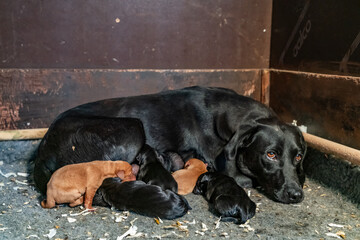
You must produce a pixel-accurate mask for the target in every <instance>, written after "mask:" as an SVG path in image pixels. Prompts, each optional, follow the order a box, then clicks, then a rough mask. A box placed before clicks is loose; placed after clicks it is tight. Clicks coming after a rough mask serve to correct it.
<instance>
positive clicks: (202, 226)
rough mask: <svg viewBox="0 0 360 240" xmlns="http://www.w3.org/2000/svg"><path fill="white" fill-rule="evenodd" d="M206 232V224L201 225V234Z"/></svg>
mask: <svg viewBox="0 0 360 240" xmlns="http://www.w3.org/2000/svg"><path fill="white" fill-rule="evenodd" d="M207 230H209V229H208V228H207V226H206V224H205V223H201V231H202V232H206V231H207Z"/></svg>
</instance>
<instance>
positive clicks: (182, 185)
mask: <svg viewBox="0 0 360 240" xmlns="http://www.w3.org/2000/svg"><path fill="white" fill-rule="evenodd" d="M206 168H207V164H205V163H204V162H203V161H201V160H199V159H196V158H192V159H189V160H188V161H187V162H186V163H185V166H184V169H180V170H178V171H176V172H173V174H172V176H173V177H174V179H175V181H176V182H177V184H178V194H180V195H186V194H189V193H191V192H192V191H193V190H194V187H195V185H196V181H197V180H198V178H199V176H200V175H201V174H203V173H205V172H207V169H206Z"/></svg>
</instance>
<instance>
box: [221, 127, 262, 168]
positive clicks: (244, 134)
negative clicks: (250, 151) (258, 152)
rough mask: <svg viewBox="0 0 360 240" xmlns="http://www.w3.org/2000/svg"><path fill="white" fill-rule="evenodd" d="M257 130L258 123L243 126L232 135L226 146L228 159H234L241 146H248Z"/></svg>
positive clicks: (225, 150)
mask: <svg viewBox="0 0 360 240" xmlns="http://www.w3.org/2000/svg"><path fill="white" fill-rule="evenodd" d="M256 131H257V124H252V125H246V126H242V127H241V128H240V129H238V130H237V131H236V132H235V133H234V135H233V136H232V137H231V139H230V141H229V142H228V143H227V144H226V146H225V147H224V154H225V157H226V160H228V161H234V160H235V158H236V155H237V152H238V150H239V148H243V147H246V146H248V145H249V144H250V143H251V137H252V135H253V134H254V133H255V132H256Z"/></svg>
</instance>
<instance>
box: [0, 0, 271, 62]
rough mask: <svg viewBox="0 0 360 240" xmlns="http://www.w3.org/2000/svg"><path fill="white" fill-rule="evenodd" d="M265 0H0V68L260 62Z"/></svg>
mask: <svg viewBox="0 0 360 240" xmlns="http://www.w3.org/2000/svg"><path fill="white" fill-rule="evenodd" d="M271 9H272V1H271V0H265V1H264V0H242V1H238V0H228V1H220V0H207V1H203V0H192V1H186V0H170V1H169V0H156V1H153V0H105V1H97V0H76V1H71V0H62V1H58V0H46V1H43V0H34V1H28V0H12V1H0V22H1V24H0V68H114V69H134V68H136V69H233V68H267V67H268V66H269V55H270V28H271Z"/></svg>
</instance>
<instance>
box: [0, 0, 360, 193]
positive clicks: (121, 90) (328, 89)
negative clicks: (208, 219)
mask: <svg viewBox="0 0 360 240" xmlns="http://www.w3.org/2000/svg"><path fill="white" fill-rule="evenodd" d="M359 9H360V2H359V1H355V0H349V1H337V0H329V1H326V2H323V1H310V0H306V1H295V0H279V1H270V0H265V1H261V0H242V1H238V0H228V1H220V0H208V1H206V2H204V1H201V0H192V1H185V0H179V1H167V0H157V1H150V0H123V1H120V0H116V1H104V2H99V1H94V0H90V1H89V0H86V1H85V0H78V1H56V0H48V1H41V0H37V1H25V0H13V1H1V2H0V22H1V24H0V91H1V93H0V129H1V130H2V131H1V132H0V135H1V139H3V140H9V139H12V138H13V139H21V138H37V137H41V136H42V134H43V132H44V131H46V128H47V127H49V125H50V123H51V122H52V121H53V119H54V118H55V117H56V116H57V115H58V114H59V113H61V112H62V111H65V110H67V109H69V108H71V107H74V106H76V105H79V104H82V103H86V102H89V101H95V100H99V99H103V98H111V97H122V96H131V95H139V94H146V93H155V92H158V91H161V90H166V89H177V88H182V87H186V86H191V85H202V86H220V87H227V88H231V89H234V90H235V91H237V92H238V93H240V94H244V95H246V96H250V97H252V98H254V99H256V100H259V101H262V102H264V103H266V104H269V105H270V107H272V108H273V109H274V110H275V111H276V112H277V113H278V114H279V115H280V117H281V118H282V119H284V120H285V121H286V122H292V121H293V120H297V122H298V124H300V125H301V124H302V125H305V126H307V129H308V132H309V133H310V134H314V135H316V136H319V137H321V138H322V139H327V140H330V141H334V142H337V143H340V144H342V145H345V146H348V147H351V151H354V152H353V154H352V157H354V159H355V160H352V162H353V163H355V164H359V163H360V162H359V158H360V157H359V154H358V150H359V149H360V94H359V93H360V47H359V46H358V45H359V43H360V27H359V26H360V14H359V11H358V10H359ZM44 128H45V129H44ZM39 132H40V133H39ZM37 134H40V135H37ZM320 145H321V144H320ZM314 146H318V145H316V144H315V145H314ZM342 147H344V146H340V147H339V148H342ZM311 151H313V150H311V149H310V152H311ZM349 151H350V150H349ZM330 152H331V150H330ZM309 156H310V157H309V158H311V154H310V155H309ZM345 157H346V156H345ZM319 159H322V160H319ZM344 160H348V159H344ZM325 162H326V159H325V158H324V157H319V158H316V159H312V160H311V161H309V165H308V173H309V174H310V175H314V176H315V175H317V174H318V175H319V172H321V170H319V169H317V170H316V173H315V170H312V169H313V167H312V166H314V165H312V164H315V165H316V166H318V165H319V164H325ZM326 164H328V163H326ZM329 168H331V166H329ZM346 169H348V168H346ZM351 169H353V168H352V166H351V167H349V171H350V170H351ZM324 171H325V170H324ZM351 171H352V170H351ZM324 174H325V173H324ZM351 174H353V173H351ZM354 174H355V173H354ZM356 174H358V172H357V173H356ZM320 175H321V174H320ZM325 175H326V174H325ZM354 176H355V175H354ZM356 176H357V177H355V180H356V179H357V178H359V177H358V176H359V175H356ZM338 181H341V180H336V181H335V180H334V182H338ZM334 184H335V185H336V184H337V183H334ZM334 184H333V185H334ZM339 184H341V182H340V183H339ZM355 185H356V184H355ZM357 190H358V191H359V192H360V190H359V189H357ZM351 191H354V189H352V190H351ZM359 195H360V194H359ZM357 197H358V198H359V199H360V197H359V196H357Z"/></svg>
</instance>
